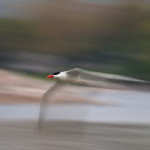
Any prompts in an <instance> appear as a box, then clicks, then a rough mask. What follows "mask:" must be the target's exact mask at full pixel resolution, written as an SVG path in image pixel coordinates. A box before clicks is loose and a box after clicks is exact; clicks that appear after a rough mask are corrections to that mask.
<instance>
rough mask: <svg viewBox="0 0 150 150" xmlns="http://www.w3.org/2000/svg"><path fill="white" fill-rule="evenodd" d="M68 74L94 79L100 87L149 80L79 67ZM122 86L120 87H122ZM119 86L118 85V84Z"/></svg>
mask: <svg viewBox="0 0 150 150" xmlns="http://www.w3.org/2000/svg"><path fill="white" fill-rule="evenodd" d="M67 74H68V75H70V76H72V75H78V76H79V77H80V78H81V79H84V80H92V81H96V85H98V84H99V85H100V87H104V88H105V87H106V88H109V87H110V88H114V87H116V85H117V84H118V85H123V86H126V85H128V86H129V85H145V84H149V86H150V82H149V81H144V80H139V79H135V78H131V77H127V76H121V75H114V74H107V73H101V72H92V71H87V70H84V69H80V68H74V69H71V70H69V71H68V72H67ZM123 86H122V87H123ZM118 88H119V86H118Z"/></svg>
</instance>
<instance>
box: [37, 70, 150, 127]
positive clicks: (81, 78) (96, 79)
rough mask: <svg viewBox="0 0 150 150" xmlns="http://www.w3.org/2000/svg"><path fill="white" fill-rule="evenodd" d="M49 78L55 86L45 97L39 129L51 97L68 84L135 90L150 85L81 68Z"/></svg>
mask: <svg viewBox="0 0 150 150" xmlns="http://www.w3.org/2000/svg"><path fill="white" fill-rule="evenodd" d="M47 78H54V79H56V81H55V83H54V85H53V86H51V87H50V88H49V89H48V90H47V91H46V92H45V93H44V95H43V97H42V101H41V106H40V114H39V129H40V128H41V126H42V122H43V118H44V114H45V106H46V104H47V100H48V99H49V96H50V95H51V94H52V93H53V92H54V91H57V89H58V88H59V87H61V86H64V85H66V84H69V83H71V84H76V85H84V86H90V87H97V88H111V89H124V88H126V87H132V88H135V87H136V86H137V85H147V84H148V85H150V82H149V81H145V80H139V79H135V78H131V77H126V76H121V75H114V74H107V73H101V72H92V71H87V70H84V69H80V68H74V69H71V70H68V71H63V72H54V73H53V74H50V75H48V76H47Z"/></svg>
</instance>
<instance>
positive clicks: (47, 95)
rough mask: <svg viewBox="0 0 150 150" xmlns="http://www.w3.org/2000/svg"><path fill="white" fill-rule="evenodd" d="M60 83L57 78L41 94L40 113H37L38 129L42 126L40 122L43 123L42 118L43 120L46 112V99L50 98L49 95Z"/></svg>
mask: <svg viewBox="0 0 150 150" xmlns="http://www.w3.org/2000/svg"><path fill="white" fill-rule="evenodd" d="M60 85H62V81H60V80H57V81H56V82H55V83H54V84H53V85H52V86H51V87H50V88H49V89H48V90H47V91H46V92H45V93H44V95H43V97H42V101H41V105H40V113H39V130H40V129H41V127H42V123H43V120H44V115H45V112H46V108H45V107H46V106H47V103H48V100H50V95H51V94H52V93H53V92H54V91H56V90H57V89H58V88H59V87H60Z"/></svg>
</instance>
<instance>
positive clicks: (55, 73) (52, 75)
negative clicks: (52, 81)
mask: <svg viewBox="0 0 150 150" xmlns="http://www.w3.org/2000/svg"><path fill="white" fill-rule="evenodd" d="M58 74H60V72H54V73H53V74H50V75H48V76H47V77H46V78H57V75H58Z"/></svg>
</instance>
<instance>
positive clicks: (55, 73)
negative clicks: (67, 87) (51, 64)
mask: <svg viewBox="0 0 150 150" xmlns="http://www.w3.org/2000/svg"><path fill="white" fill-rule="evenodd" d="M59 73H60V72H54V73H53V74H52V75H57V74H59Z"/></svg>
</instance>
